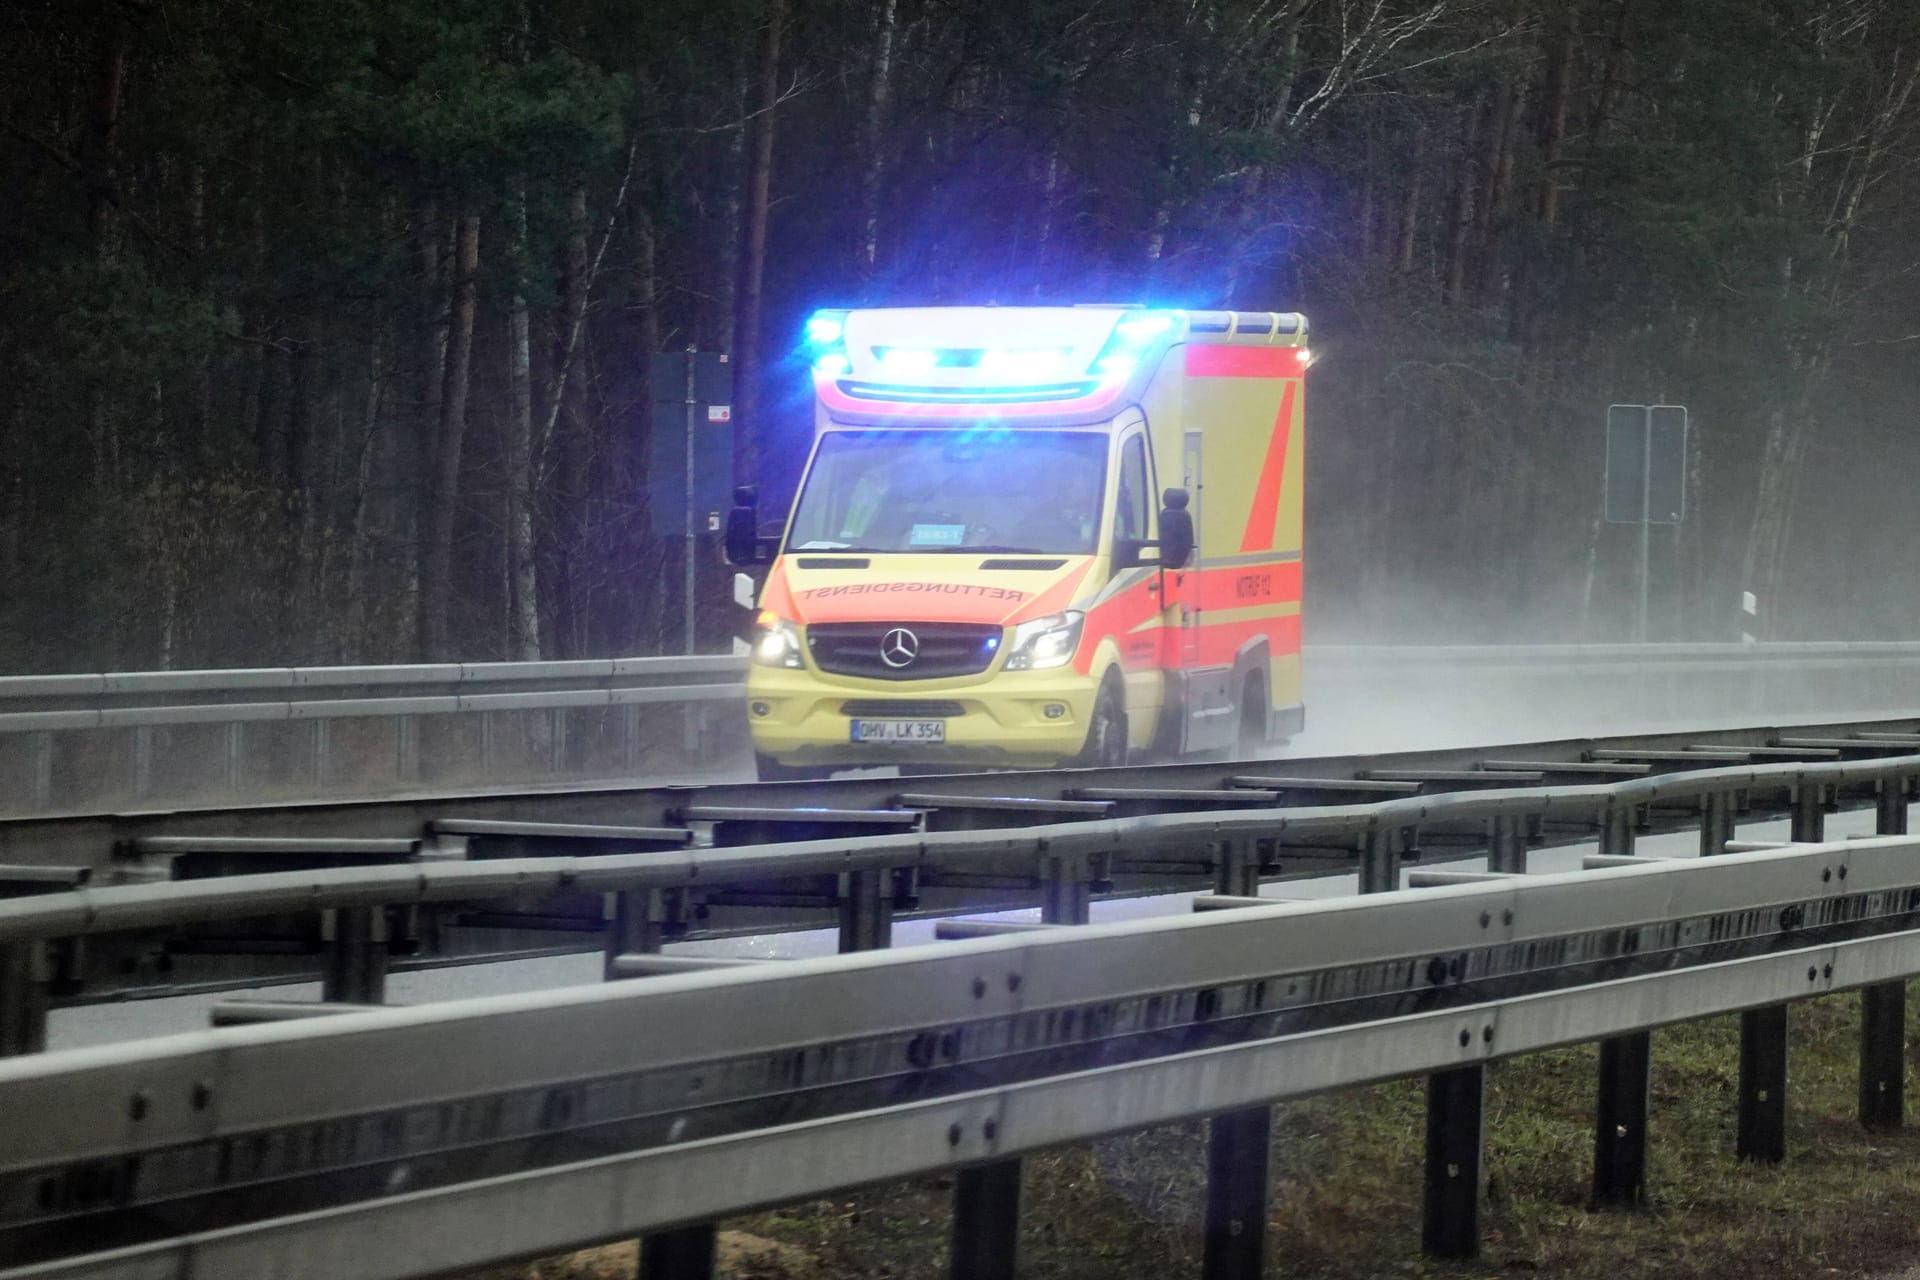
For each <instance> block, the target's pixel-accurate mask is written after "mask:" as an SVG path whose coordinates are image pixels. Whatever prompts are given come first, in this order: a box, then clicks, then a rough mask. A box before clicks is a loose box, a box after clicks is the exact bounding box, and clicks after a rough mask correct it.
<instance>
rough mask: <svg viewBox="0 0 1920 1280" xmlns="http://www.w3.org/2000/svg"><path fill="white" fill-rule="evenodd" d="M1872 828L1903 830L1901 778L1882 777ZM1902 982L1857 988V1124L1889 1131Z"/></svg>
mask: <svg viewBox="0 0 1920 1280" xmlns="http://www.w3.org/2000/svg"><path fill="white" fill-rule="evenodd" d="M1873 829H1874V832H1875V834H1877V835H1883V836H1903V835H1905V834H1907V779H1905V778H1882V779H1881V780H1880V788H1879V792H1878V794H1877V795H1876V796H1875V797H1874V823H1873ZM1906 1049H1907V984H1906V983H1904V982H1882V983H1878V984H1876V985H1874V986H1871V987H1863V988H1861V991H1860V1124H1861V1127H1862V1128H1865V1129H1868V1130H1870V1131H1872V1132H1875V1133H1891V1132H1893V1131H1894V1130H1896V1129H1899V1128H1900V1127H1901V1126H1902V1125H1904V1124H1905V1123H1906V1105H1907V1102H1906V1070H1905V1067H1906Z"/></svg>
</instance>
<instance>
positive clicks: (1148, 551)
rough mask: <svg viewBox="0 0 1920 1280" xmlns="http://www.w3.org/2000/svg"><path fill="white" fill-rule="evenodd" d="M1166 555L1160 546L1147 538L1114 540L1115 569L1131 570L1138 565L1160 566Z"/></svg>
mask: <svg viewBox="0 0 1920 1280" xmlns="http://www.w3.org/2000/svg"><path fill="white" fill-rule="evenodd" d="M1164 554H1165V553H1164V552H1162V551H1161V550H1160V544H1159V543H1157V542H1152V541H1149V540H1148V539H1146V538H1115V539H1114V540H1113V567H1114V568H1115V569H1131V568H1134V567H1135V566H1137V565H1143V564H1159V563H1160V557H1161V556H1162V555H1164Z"/></svg>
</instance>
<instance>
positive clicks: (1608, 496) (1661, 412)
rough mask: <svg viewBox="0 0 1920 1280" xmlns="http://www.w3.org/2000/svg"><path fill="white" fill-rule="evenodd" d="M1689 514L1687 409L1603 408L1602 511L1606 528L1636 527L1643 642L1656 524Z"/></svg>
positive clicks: (1638, 633)
mask: <svg viewBox="0 0 1920 1280" xmlns="http://www.w3.org/2000/svg"><path fill="white" fill-rule="evenodd" d="M1686 509H1687V410H1686V406H1684V405H1677V404H1654V405H1646V404H1615V405H1608V406H1607V469H1606V484H1605V502H1604V512H1603V514H1604V515H1605V518H1606V521H1607V523H1609V524H1638V525H1639V526H1640V616H1639V623H1638V626H1637V628H1636V630H1635V634H1636V636H1637V638H1638V640H1639V642H1640V643H1641V644H1645V643H1646V642H1647V594H1648V589H1647V582H1648V577H1649V566H1648V561H1649V558H1650V550H1651V545H1652V541H1653V526H1654V525H1656V524H1676V525H1677V524H1679V523H1680V522H1681V521H1682V520H1683V519H1684V518H1685V516H1686Z"/></svg>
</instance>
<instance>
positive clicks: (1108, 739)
mask: <svg viewBox="0 0 1920 1280" xmlns="http://www.w3.org/2000/svg"><path fill="white" fill-rule="evenodd" d="M1126 762H1127V699H1126V695H1125V693H1124V692H1123V690H1122V688H1121V684H1120V681H1119V679H1118V677H1116V676H1114V675H1111V674H1109V675H1108V676H1107V678H1106V679H1105V680H1103V681H1101V683H1100V694H1099V696H1098V697H1096V698H1095V699H1094V700H1093V715H1092V717H1091V718H1090V719H1089V720H1088V721H1087V742H1086V745H1085V746H1084V747H1082V748H1081V749H1080V754H1079V755H1078V756H1077V757H1075V758H1074V761H1073V763H1074V764H1075V765H1077V766H1079V767H1081V768H1087V769H1118V768H1120V767H1121V766H1122V765H1124V764H1126Z"/></svg>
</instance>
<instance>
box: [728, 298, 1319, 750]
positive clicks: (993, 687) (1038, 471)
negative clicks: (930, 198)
mask: <svg viewBox="0 0 1920 1280" xmlns="http://www.w3.org/2000/svg"><path fill="white" fill-rule="evenodd" d="M806 343H807V348H808V355H809V358H810V361H811V366H812V377H813V384H814V390H815V402H814V423H815V431H814V440H813V449H812V453H811V456H810V458H809V459H808V462H807V466H806V469H805V472H804V474H803V476H802V479H801V483H800V486H799V489H798V491H797V494H796V496H795V499H794V502H793V506H792V509H791V513H790V515H789V517H788V519H787V522H786V524H785V527H784V528H783V529H781V530H780V532H779V533H778V534H777V536H770V535H769V534H768V532H767V531H766V530H765V529H763V528H762V527H761V526H760V524H759V519H760V517H759V513H758V512H757V511H756V510H755V508H754V506H753V491H752V490H751V489H742V490H741V491H739V493H738V494H737V495H736V502H737V505H736V507H735V508H734V510H733V512H732V513H731V515H730V517H729V520H728V524H727V537H726V542H727V555H728V558H729V560H731V561H732V562H733V563H734V564H735V565H744V564H751V563H759V564H768V565H770V568H769V570H768V572H767V576H766V580H765V582H764V584H763V585H762V587H761V590H760V594H759V601H758V605H759V612H758V616H757V619H756V622H755V625H754V628H753V633H752V636H751V665H750V671H749V675H748V680H747V712H748V722H749V724H750V726H751V730H752V735H753V747H754V754H755V758H756V762H757V765H758V769H759V774H760V776H761V777H762V778H763V779H773V778H793V777H819V776H824V775H825V774H827V773H829V772H832V771H833V770H836V769H844V768H852V767H861V766H870V765H899V766H902V768H903V769H905V770H908V771H913V770H918V769H930V770H941V769H951V768H955V767H959V768H969V767H973V768H995V767H1023V768H1024V767H1052V766H1059V765H1084V766H1100V767H1108V768H1111V767H1114V766H1118V765H1123V764H1125V763H1126V762H1127V761H1128V760H1130V759H1142V758H1163V759H1164V758H1173V757H1178V756H1183V755H1192V754H1196V753H1219V754H1227V753H1233V752H1238V753H1241V754H1247V755H1252V754H1259V753H1260V752H1261V751H1262V749H1263V748H1265V747H1266V746H1268V745H1269V744H1274V743H1278V742H1280V741H1284V740H1285V739H1286V738H1288V737H1289V736H1291V735H1292V734H1294V733H1296V732H1298V731H1299V730H1300V728H1301V726H1302V723H1303V720H1304V709H1303V707H1302V704H1301V698H1300V608H1301V482H1302V475H1301V470H1302V467H1301V460H1302V454H1303V447H1304V444H1305V441H1304V437H1303V414H1304V411H1305V391H1304V386H1305V374H1306V370H1307V365H1308V363H1309V352H1308V348H1307V323H1306V320H1305V318H1304V317H1302V316H1300V315H1297V314H1275V313H1273V312H1245V311H1178V310H1153V309H1148V308H1142V307H1127V306H1077V307H927V308H884V309H871V310H851V311H821V312H817V313H815V314H814V315H813V316H812V318H811V319H810V320H809V321H808V324H807V332H806Z"/></svg>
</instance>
